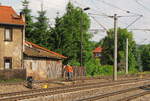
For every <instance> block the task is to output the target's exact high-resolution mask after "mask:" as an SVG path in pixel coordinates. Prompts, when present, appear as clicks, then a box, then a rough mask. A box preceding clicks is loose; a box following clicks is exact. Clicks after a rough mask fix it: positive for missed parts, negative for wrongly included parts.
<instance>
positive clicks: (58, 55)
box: [25, 41, 67, 58]
mask: <svg viewBox="0 0 150 101" xmlns="http://www.w3.org/2000/svg"><path fill="white" fill-rule="evenodd" d="M25 43H26V44H28V45H32V46H33V47H35V48H38V49H42V50H44V51H47V52H49V53H51V54H53V55H55V56H57V57H60V58H67V57H65V56H63V55H61V54H59V53H55V52H53V51H50V50H49V49H47V48H44V47H41V46H39V45H37V44H34V43H32V42H28V41H26V42H25Z"/></svg>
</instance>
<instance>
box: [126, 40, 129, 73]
mask: <svg viewBox="0 0 150 101" xmlns="http://www.w3.org/2000/svg"><path fill="white" fill-rule="evenodd" d="M128 45H129V42H128V38H127V39H126V74H128V47H129V46H128Z"/></svg>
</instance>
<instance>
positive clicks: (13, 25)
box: [0, 6, 66, 79]
mask: <svg viewBox="0 0 150 101" xmlns="http://www.w3.org/2000/svg"><path fill="white" fill-rule="evenodd" d="M65 58H66V57H65V56H63V55H61V54H58V53H55V52H53V51H50V50H48V49H46V48H44V47H41V46H38V45H36V44H34V43H31V42H27V41H25V17H24V15H23V14H22V13H20V15H18V14H17V13H16V12H15V11H14V10H13V8H12V7H9V6H0V70H16V69H17V70H18V69H19V70H23V69H25V70H26V76H29V75H30V76H33V77H34V79H49V78H50V79H51V78H52V79H53V78H59V77H61V75H62V60H63V59H65ZM5 74H6V73H5Z"/></svg>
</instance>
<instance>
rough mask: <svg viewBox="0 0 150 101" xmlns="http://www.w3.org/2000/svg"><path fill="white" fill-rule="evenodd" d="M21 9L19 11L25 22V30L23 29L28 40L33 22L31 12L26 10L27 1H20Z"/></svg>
mask: <svg viewBox="0 0 150 101" xmlns="http://www.w3.org/2000/svg"><path fill="white" fill-rule="evenodd" d="M22 5H23V9H22V10H21V12H22V13H24V14H25V20H26V28H25V35H26V39H27V40H30V39H31V36H32V34H33V20H32V18H33V17H32V16H31V10H30V9H29V8H28V5H29V1H28V0H24V1H22Z"/></svg>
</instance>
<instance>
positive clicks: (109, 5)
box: [0, 0, 150, 44]
mask: <svg viewBox="0 0 150 101" xmlns="http://www.w3.org/2000/svg"><path fill="white" fill-rule="evenodd" d="M21 1H22V0H0V3H1V4H2V5H8V6H12V7H13V8H14V9H15V10H16V11H17V12H18V13H19V12H20V10H21V9H22V3H21ZM68 1H69V0H29V2H30V5H29V8H30V9H32V15H34V16H37V11H38V10H40V9H41V3H42V2H43V5H44V9H45V10H46V11H47V17H48V18H49V21H50V23H51V24H53V23H54V18H55V17H56V16H57V12H59V16H62V15H63V14H64V13H65V7H66V4H67V3H68ZM70 1H71V2H72V3H73V4H74V5H75V6H78V7H81V8H85V7H90V10H88V11H85V12H86V13H87V14H88V15H89V16H90V19H91V28H90V29H91V30H93V29H96V34H93V35H94V37H93V38H92V40H94V41H99V40H100V39H102V38H104V37H105V36H106V30H103V29H104V28H105V29H109V28H113V25H114V24H113V23H114V22H113V18H110V17H108V16H113V15H114V14H117V15H118V16H120V17H119V18H118V27H121V28H126V27H127V26H128V25H130V24H132V23H133V22H134V21H135V20H136V19H138V18H139V19H138V20H137V21H136V22H135V23H133V24H132V25H131V26H129V27H128V29H129V31H132V32H133V36H134V39H135V41H136V42H137V43H138V44H150V30H137V29H150V7H149V5H150V0H70ZM127 11H129V12H130V13H127ZM140 15H142V17H140ZM101 29H102V30H101Z"/></svg>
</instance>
